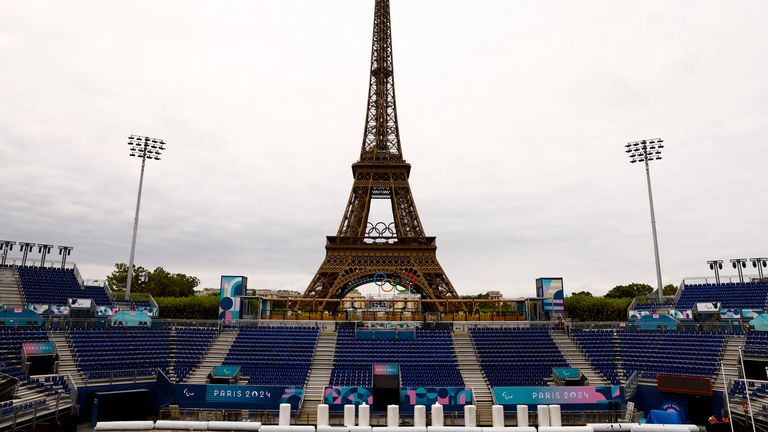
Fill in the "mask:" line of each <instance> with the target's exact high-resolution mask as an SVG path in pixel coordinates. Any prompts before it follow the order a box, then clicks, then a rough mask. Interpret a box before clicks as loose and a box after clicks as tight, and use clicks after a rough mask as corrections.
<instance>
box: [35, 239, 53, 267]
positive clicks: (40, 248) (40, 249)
mask: <svg viewBox="0 0 768 432" xmlns="http://www.w3.org/2000/svg"><path fill="white" fill-rule="evenodd" d="M51 249H53V245H50V244H44V243H38V244H37V253H39V254H41V256H40V267H45V257H46V255H48V254H49V253H51Z"/></svg>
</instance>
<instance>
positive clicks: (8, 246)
mask: <svg viewBox="0 0 768 432" xmlns="http://www.w3.org/2000/svg"><path fill="white" fill-rule="evenodd" d="M15 244H16V242H15V241H10V240H0V251H2V252H3V254H2V255H0V265H5V260H6V259H7V258H8V251H12V250H13V245H15Z"/></svg>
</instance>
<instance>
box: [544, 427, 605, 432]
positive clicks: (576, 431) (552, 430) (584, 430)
mask: <svg viewBox="0 0 768 432" xmlns="http://www.w3.org/2000/svg"><path fill="white" fill-rule="evenodd" d="M539 432H594V431H593V430H592V428H591V427H589V426H544V427H539Z"/></svg>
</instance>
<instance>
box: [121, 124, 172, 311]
mask: <svg viewBox="0 0 768 432" xmlns="http://www.w3.org/2000/svg"><path fill="white" fill-rule="evenodd" d="M128 145H129V146H130V147H131V156H133V157H137V158H140V159H141V175H140V176H139V194H138V197H137V198H136V215H135V216H134V218H133V240H131V257H130V258H129V260H128V281H127V282H126V284H125V300H126V301H129V300H130V299H131V279H132V278H133V255H134V253H135V252H136V232H137V231H138V229H139V207H141V188H142V186H143V185H144V165H145V164H146V163H147V160H157V161H159V160H160V153H161V152H162V151H163V150H165V142H163V140H161V139H157V138H150V137H145V136H139V135H131V136H130V137H128Z"/></svg>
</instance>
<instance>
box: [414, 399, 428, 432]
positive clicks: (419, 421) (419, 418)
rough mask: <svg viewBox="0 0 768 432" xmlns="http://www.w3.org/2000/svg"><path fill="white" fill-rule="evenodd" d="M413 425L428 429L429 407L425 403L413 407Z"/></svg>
mask: <svg viewBox="0 0 768 432" xmlns="http://www.w3.org/2000/svg"><path fill="white" fill-rule="evenodd" d="M413 427H414V428H420V429H423V430H425V431H426V430H427V407H425V406H424V405H416V406H415V407H413Z"/></svg>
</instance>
